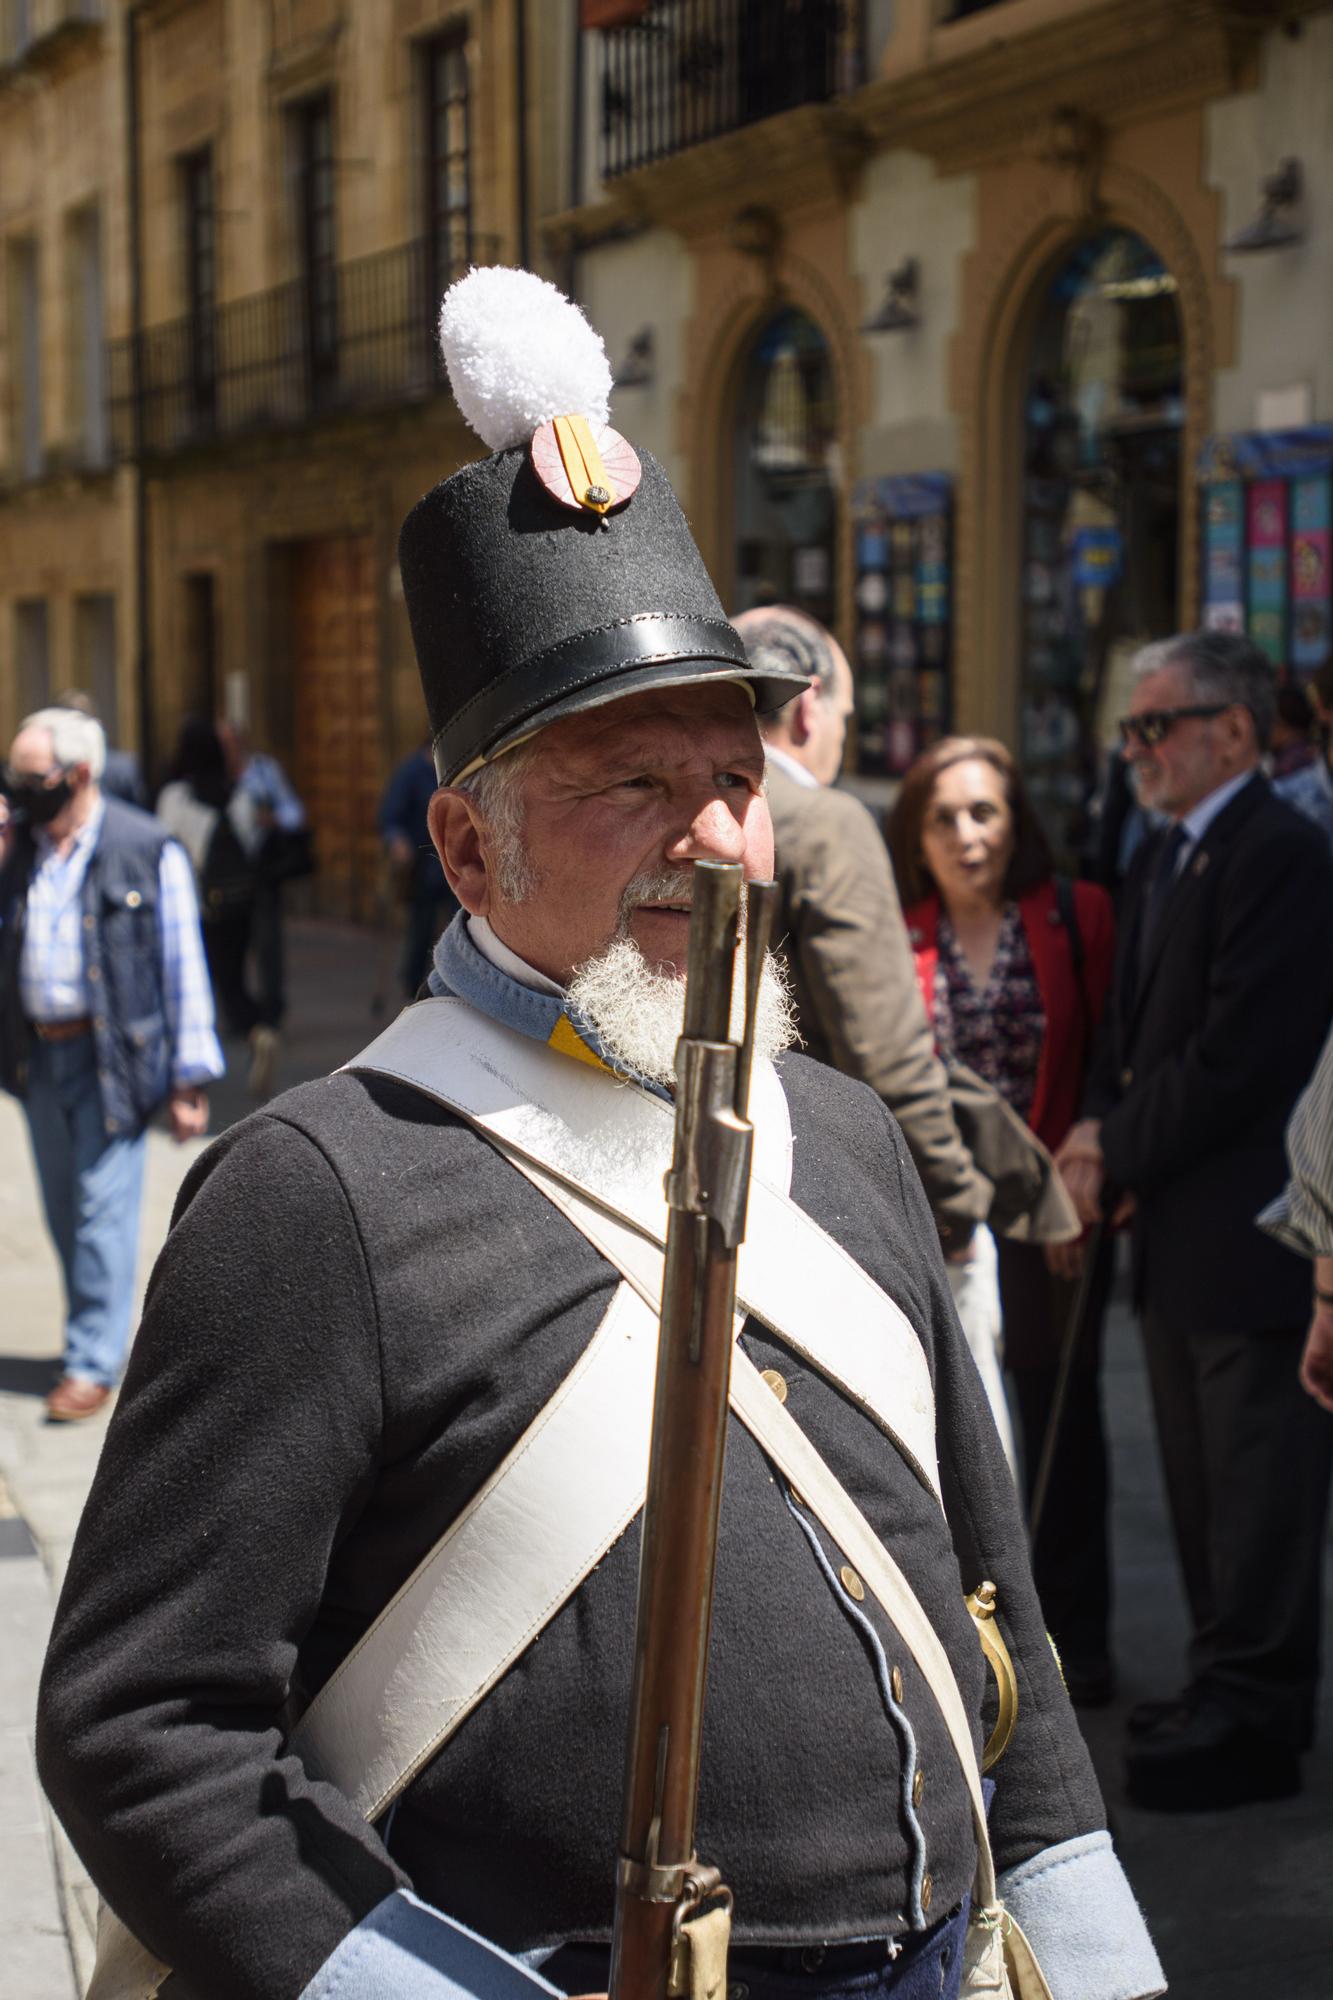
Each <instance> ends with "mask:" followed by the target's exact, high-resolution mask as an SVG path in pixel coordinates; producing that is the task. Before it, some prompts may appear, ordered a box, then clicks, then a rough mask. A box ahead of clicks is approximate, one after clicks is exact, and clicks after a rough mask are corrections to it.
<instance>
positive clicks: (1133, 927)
mask: <svg viewBox="0 0 1333 2000" xmlns="http://www.w3.org/2000/svg"><path fill="white" fill-rule="evenodd" d="M1136 675H1137V677H1136V684H1135V688H1134V692H1133V695H1132V697H1131V700H1130V707H1129V713H1128V714H1127V715H1126V716H1125V718H1124V720H1123V721H1122V723H1121V725H1120V728H1121V736H1122V739H1123V741H1124V744H1125V752H1126V755H1127V757H1128V759H1129V762H1130V765H1131V767H1132V772H1133V778H1134V783H1135V787H1136V790H1137V793H1138V797H1139V801H1140V803H1141V804H1142V805H1143V806H1145V807H1147V808H1149V809H1150V810H1153V811H1156V812H1158V813H1160V814H1162V815H1163V816H1164V817H1165V820H1166V825H1165V826H1164V828H1163V829H1162V831H1161V832H1160V833H1159V834H1158V835H1157V836H1156V838H1155V839H1153V840H1151V841H1149V842H1147V843H1145V846H1144V848H1143V849H1142V850H1141V851H1140V854H1139V855H1138V857H1136V861H1135V864H1134V866H1133V868H1132V870H1131V873H1130V875H1129V878H1128V880H1127V883H1126V889H1125V900H1124V905H1123V915H1122V923H1121V927H1120V937H1119V944H1118V954H1117V965H1116V972H1115V978H1114V982H1113V985H1112V990H1111V995H1110V999H1109V1002H1108V1008H1107V1015H1106V1019H1105V1021H1104V1023H1103V1028H1104V1035H1103V1041H1102V1046H1101V1049H1100V1052H1099V1057H1098V1061H1097V1063H1096V1064H1095V1066H1094V1070H1093V1074H1092V1077H1091V1079H1090V1083H1089V1088H1088V1093H1087V1098H1086V1102H1085V1114H1086V1115H1085V1117H1084V1118H1083V1120H1082V1121H1081V1122H1080V1123H1079V1124H1078V1125H1076V1126H1075V1127H1074V1129H1073V1131H1072V1132H1071V1133H1070V1135H1069V1137H1068V1139H1067V1140H1066V1142H1065V1144H1064V1146H1063V1148H1062V1149H1061V1153H1060V1156H1059V1158H1060V1165H1061V1168H1062V1170H1063V1172H1064V1174H1065V1178H1066V1181H1067V1183H1068V1186H1069V1190H1070V1193H1071V1195H1072V1196H1073V1197H1074V1200H1075V1203H1076V1205H1077V1206H1078V1207H1079V1210H1080V1213H1081V1214H1082V1215H1083V1217H1084V1219H1085V1220H1089V1221H1091V1220H1093V1219H1094V1218H1095V1217H1096V1216H1097V1215H1098V1214H1100V1213H1103V1212H1106V1213H1110V1214H1112V1215H1113V1216H1114V1217H1115V1218H1116V1219H1117V1220H1119V1221H1123V1222H1128V1223H1130V1225H1131V1227H1132V1232H1133V1248H1134V1283H1135V1299H1136V1303H1137V1305H1138V1307H1139V1310H1140V1313H1141V1315H1142V1321H1143V1334H1144V1345H1145V1351H1146V1356H1147V1364H1148V1374H1149V1381H1150V1384H1151V1389H1152V1396H1153V1408H1154V1416H1155V1419H1156V1426H1157V1434H1158V1441H1159V1446H1160V1449H1161V1454H1162V1463H1163V1469H1164V1473H1165V1478H1166V1487H1167V1496H1168V1500H1169V1503H1170V1509H1171V1517H1172V1525H1173V1528H1174V1532H1175V1538H1176V1546H1177V1551H1178V1554H1179V1558H1180V1563H1181V1568H1182V1571H1183V1575H1184V1581H1185V1589H1186V1595H1187V1598H1188V1604H1189V1611H1190V1616H1191V1622H1192V1627H1193V1630H1192V1636H1191V1640H1190V1644H1189V1652H1188V1666H1189V1678H1188V1681H1187V1684H1186V1686H1185V1688H1184V1689H1183V1691H1182V1692H1181V1694H1180V1695H1179V1696H1177V1697H1175V1698H1173V1699H1171V1700H1163V1701H1144V1702H1141V1703H1140V1704H1139V1706H1138V1707H1137V1708H1136V1709H1134V1710H1132V1711H1131V1713H1130V1716H1129V1725H1128V1726H1129V1732H1130V1740H1129V1747H1128V1753H1127V1773H1128V1779H1129V1788H1130V1792H1131V1795H1132V1796H1133V1797H1134V1798H1135V1799H1136V1800H1137V1801H1138V1802H1139V1803H1140V1804H1143V1805H1146V1806H1150V1807H1156V1808H1160V1809H1167V1810H1169V1809H1190V1808H1201V1807H1217V1806H1224V1805H1234V1804H1241V1803H1244V1802H1246V1801H1248V1800H1252V1799H1257V1798H1270V1797H1281V1796H1286V1795H1288V1794H1290V1793H1292V1792H1295V1791H1297V1790H1298V1789H1299V1786H1300V1757H1301V1753H1302V1751H1304V1750H1305V1749H1306V1748H1307V1747H1308V1745H1309V1742H1310V1738H1311V1733H1312V1727H1313V1716H1314V1696H1315V1687H1316V1679H1317V1673H1318V1639H1319V1630H1320V1586H1321V1575H1322V1544H1323V1524H1324V1520H1325V1516H1326V1512H1327V1505H1328V1490H1329V1471H1330V1464H1331V1463H1333V1424H1330V1422H1329V1420H1328V1418H1327V1416H1326V1415H1325V1414H1323V1413H1322V1412H1320V1411H1319V1410H1318V1409H1317V1408H1316V1407H1315V1406H1314V1405H1313V1404H1312V1403H1311V1402H1310V1401H1309V1399H1308V1398H1307V1397H1305V1396H1304V1395H1303V1394H1302V1392H1301V1389H1300V1386H1299V1382H1298V1379H1297V1364H1298V1361H1299V1357H1300V1347H1301V1339H1302V1334H1303V1331H1304V1328H1305V1325H1306V1322H1307V1321H1308V1318H1309V1305H1310V1300H1309V1267H1308V1265H1307V1264H1305V1263H1303V1262H1302V1261H1301V1259H1300V1258H1298V1257H1296V1256H1295V1255H1293V1254H1292V1253H1291V1252H1290V1251H1287V1250H1284V1249H1283V1248H1282V1246H1281V1245H1279V1244H1277V1243H1276V1242H1274V1241H1272V1240H1271V1239H1268V1238H1265V1237H1264V1236H1262V1235H1261V1234H1260V1232H1259V1231H1258V1230H1257V1229H1256V1228H1255V1227H1254V1222H1253V1218H1254V1216H1255V1215H1256V1214H1257V1212H1258V1210H1259V1209H1260V1208H1261V1207H1263V1206H1264V1204H1265V1203H1266V1202H1267V1201H1270V1200H1271V1199H1272V1197H1273V1195H1274V1194H1275V1193H1276V1192H1277V1191H1278V1190H1279V1189H1280V1188H1281V1186H1282V1184H1283V1178H1284V1165H1283V1150H1282V1137H1283V1128H1284V1125H1285V1123H1286V1120H1287V1117H1288V1115H1289V1113H1290V1111H1291V1107H1292V1105H1293V1103H1294V1101H1295V1099H1296V1097H1297V1095H1298V1094H1299V1092H1300V1091H1301V1089H1302V1088H1303V1087H1304V1084H1305V1082H1306V1080H1307V1078H1308V1077H1309V1074H1310V1072H1311V1070H1312V1069H1313V1067H1314V1064H1315V1062H1316V1060H1317V1058H1318V1054H1319V1050H1320V1047H1321V1044H1322V1041H1323V1038H1324V1035H1325V1033H1326V1031H1327V1027H1328V1023H1329V1018H1330V1013H1333V866H1331V865H1330V860H1329V855H1328V849H1327V844H1326V843H1325V842H1324V841H1323V840H1321V838H1320V836H1319V833H1318V832H1317V830H1316V829H1315V828H1314V827H1313V826H1311V825H1310V824H1309V823H1308V822H1307V821H1304V820H1302V819H1301V817H1300V816H1299V815H1298V814H1297V813H1295V812H1293V811H1292V810H1291V808H1290V807H1288V806H1286V805H1284V804H1283V803H1282V802H1281V801H1280V800H1278V799H1276V798H1275V797H1274V796H1273V793H1272V791H1271V789H1270V787H1269V784H1268V782H1267V780H1266V778H1265V777H1264V776H1263V775H1262V773H1261V771H1260V759H1261V758H1262V756H1263V754H1264V751H1265V749H1266V748H1267V745H1268V741H1269V737H1270V734H1271V731H1272V725H1273V716H1274V712H1275V705H1276V702H1275V697H1276V681H1275V676H1274V673H1273V669H1272V667H1271V666H1270V664H1269V662H1268V660H1267V659H1266V658H1265V656H1264V655H1263V654H1262V653H1260V652H1259V651H1258V650H1257V648H1255V647H1254V646H1253V645H1251V643H1250V642H1249V641H1248V640H1247V639H1245V638H1243V637H1240V636H1237V635H1235V634H1232V633H1218V632H1194V633H1185V634H1183V635H1180V636H1179V637H1176V638H1174V639H1168V640H1165V641H1163V642H1162V643H1160V644H1158V645H1155V646H1149V647H1147V648H1145V650H1144V651H1143V652H1142V653H1141V654H1140V656H1139V659H1138V662H1137V667H1136Z"/></svg>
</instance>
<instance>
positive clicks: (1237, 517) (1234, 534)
mask: <svg viewBox="0 0 1333 2000" xmlns="http://www.w3.org/2000/svg"><path fill="white" fill-rule="evenodd" d="M1244 557H1245V489H1244V487H1243V486H1242V485H1241V483H1240V481H1239V480H1238V479H1232V480H1228V481H1227V482H1226V484H1225V485H1218V486H1210V487H1207V488H1205V495H1204V514H1203V622H1204V624H1205V626H1206V627H1207V629H1208V630H1209V631H1210V632H1243V631H1244V629H1245V569H1244Z"/></svg>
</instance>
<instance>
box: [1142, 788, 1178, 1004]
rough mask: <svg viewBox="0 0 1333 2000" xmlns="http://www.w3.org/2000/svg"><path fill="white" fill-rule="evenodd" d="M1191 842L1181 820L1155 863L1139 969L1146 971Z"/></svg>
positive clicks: (1147, 902) (1144, 900)
mask: <svg viewBox="0 0 1333 2000" xmlns="http://www.w3.org/2000/svg"><path fill="white" fill-rule="evenodd" d="M1188 842H1189V835H1188V834H1187V833H1186V831H1185V829H1184V827H1183V826H1181V825H1180V824H1179V822H1177V824H1176V825H1175V826H1173V827H1172V829H1171V831H1170V833H1169V834H1168V835H1167V836H1166V839H1165V840H1164V841H1163V842H1162V851H1161V853H1160V854H1159V855H1158V857H1157V860H1156V862H1155V863H1154V866H1153V871H1152V876H1151V878H1150V880H1149V882H1148V892H1147V894H1146V896H1145V897H1144V899H1143V918H1142V921H1141V923H1140V925H1139V971H1140V974H1142V972H1143V969H1144V967H1145V966H1146V964H1147V962H1148V952H1149V949H1150V947H1151V945H1152V940H1153V937H1154V936H1155V934H1156V931H1157V926H1158V924H1159V923H1160V921H1161V917H1162V911H1163V909H1164V908H1165V907H1166V899H1167V897H1168V896H1169V895H1170V893H1171V885H1172V883H1173V882H1174V881H1175V879H1176V863H1177V862H1178V861H1179V859H1180V853H1181V849H1182V848H1183V847H1185V846H1186V845H1187V844H1188Z"/></svg>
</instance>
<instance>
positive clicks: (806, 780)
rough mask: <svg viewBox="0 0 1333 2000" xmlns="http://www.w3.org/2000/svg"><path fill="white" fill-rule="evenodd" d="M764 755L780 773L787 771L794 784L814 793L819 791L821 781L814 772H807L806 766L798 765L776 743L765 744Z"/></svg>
mask: <svg viewBox="0 0 1333 2000" xmlns="http://www.w3.org/2000/svg"><path fill="white" fill-rule="evenodd" d="M764 755H765V757H767V758H768V759H769V760H770V762H772V763H774V764H776V765H777V767H778V769H779V770H780V771H785V772H786V773H787V776H788V777H789V778H790V779H791V781H792V783H793V784H795V785H804V786H805V787H806V788H807V790H809V791H812V792H817V791H818V790H819V780H818V778H817V777H816V776H815V774H814V772H813V771H807V770H806V768H805V765H804V764H798V763H797V761H796V759H795V758H794V757H792V756H789V755H788V753H787V752H786V751H785V750H779V748H778V746H777V744H776V743H765V745H764Z"/></svg>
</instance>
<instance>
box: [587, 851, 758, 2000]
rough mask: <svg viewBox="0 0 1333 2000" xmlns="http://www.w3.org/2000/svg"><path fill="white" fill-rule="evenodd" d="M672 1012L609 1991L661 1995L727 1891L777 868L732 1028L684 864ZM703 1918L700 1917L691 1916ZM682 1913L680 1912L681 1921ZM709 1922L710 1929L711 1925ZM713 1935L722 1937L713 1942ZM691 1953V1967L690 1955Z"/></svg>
mask: <svg viewBox="0 0 1333 2000" xmlns="http://www.w3.org/2000/svg"><path fill="white" fill-rule="evenodd" d="M692 877H693V898H692V908H691V913H690V944H689V962H688V968H687V978H686V986H685V1022H684V1030H683V1032H682V1034H681V1038H680V1042H679V1044H678V1045H677V1049H676V1128H675V1142H674V1147H673V1152H672V1162H671V1171H670V1172H669V1173H668V1175H667V1177H666V1194H667V1205H668V1221H667V1240H666V1268H665V1273H664V1276H663V1282H662V1331H661V1339H660V1343H659V1347H658V1358H657V1386H656V1390H655V1394H654V1401H653V1428H652V1445H651V1449H650V1453H649V1462H648V1491H647V1498H646V1500H645V1502H644V1510H643V1542H642V1550H641V1553H640V1557H639V1599H638V1616H637V1621H636V1627H635V1642H634V1679H633V1684H632V1691H631V1698H630V1720H629V1734H628V1741H627V1744H626V1753H625V1805H624V1816H623V1820H622V1828H621V1843H620V1854H619V1859H618V1864H617V1870H616V1917H615V1934H614V1941H613V1944H612V1949H611V1979H610V1994H611V2000H665V1996H667V1995H668V1994H683V1993H688V1992H690V1991H691V1986H692V1983H693V1986H694V1989H695V1990H696V1991H697V1990H699V1987H700V1985H701V1983H702V1984H703V1985H705V1986H713V1985H716V1986H717V1988H718V1989H719V1992H718V2000H721V1988H722V1987H723V1984H724V1981H725V1970H724V1969H723V1970H722V1971H721V1972H720V1973H715V1976H714V1977H713V1978H712V1979H709V1980H705V1981H703V1982H701V1981H700V1978H699V1974H700V1971H701V1969H702V1963H703V1960H702V1952H701V1946H700V1940H701V1937H702V1936H703V1935H704V1932H705V1928H707V1930H708V1931H709V1933H710V1936H709V1943H710V1947H711V1956H712V1958H713V1960H714V1962H715V1964H720V1965H721V1966H722V1967H723V1968H725V1930H726V1923H727V1921H728V1919H729V1915H730V1908H731V1892H730V1890H729V1889H727V1888H726V1887H725V1886H724V1884H723V1883H722V1880H721V1877H720V1874H719V1872H718V1870H717V1869H716V1868H715V1867H710V1866H706V1865H705V1864H703V1863H702V1862H701V1861H700V1860H699V1858H698V1856H697V1855H696V1854H695V1851H694V1819H695V1808H696V1804H697V1800H698V1792H699V1741H700V1736H701V1733H702V1728H703V1706H704V1688H705V1682H706V1679H707V1669H708V1634H709V1626H710V1623H711V1620H712V1608H713V1574H714V1568H715V1564H716V1554H717V1522H718V1509H719V1506H720V1503H721V1498H722V1461H723V1453H724V1449H725V1445H726V1435H727V1392H728V1388H729V1385H730V1381H731V1345H732V1338H733V1318H734V1313H735V1305H736V1253H737V1250H738V1248H739V1246H740V1242H741V1239H742V1237H743V1235H744V1232H745V1210H746V1202H747V1199H748V1194H749V1184H750V1157H751V1152H752V1148H753V1137H754V1134H753V1127H752V1126H751V1125H750V1123H749V1120H748V1117H747V1115H746V1113H747V1107H748V1101H749V1091H750V1069H751V1064H752V1062H753V1056H754V1018H755V1009H756V1004H757V1000H758V993H759V980H760V975H761V973H762V970H763V963H764V952H765V948H766V946H767V942H768V930H769V924H770V922H771V919H772V911H773V904H774V900H775V898H776V895H777V890H776V886H775V884H773V883H771V882H764V883H758V882H752V883H751V884H750V885H749V890H748V895H747V896H746V899H745V900H746V919H747V920H746V927H745V944H746V956H745V1026H744V1032H743V1035H742V1037H741V1039H740V1041H739V1042H736V1041H733V1040H732V1039H731V1013H732V979H733V971H734V967H735V962H736V949H737V938H738V930H739V922H740V910H741V901H742V871H741V869H740V868H739V867H733V866H731V865H728V864H725V863H718V862H704V861H698V862H696V863H695V864H694V867H693V870H692ZM696 1920H698V1921H696ZM687 1926H688V1927H689V1928H687ZM719 1933H720V1936H719ZM719 1947H720V1949H719ZM692 1952H694V1953H696V1954H699V1956H698V1958H697V1961H696V1966H695V1978H694V1980H693V1982H692V1981H691V1969H690V1956H691V1953H692Z"/></svg>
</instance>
